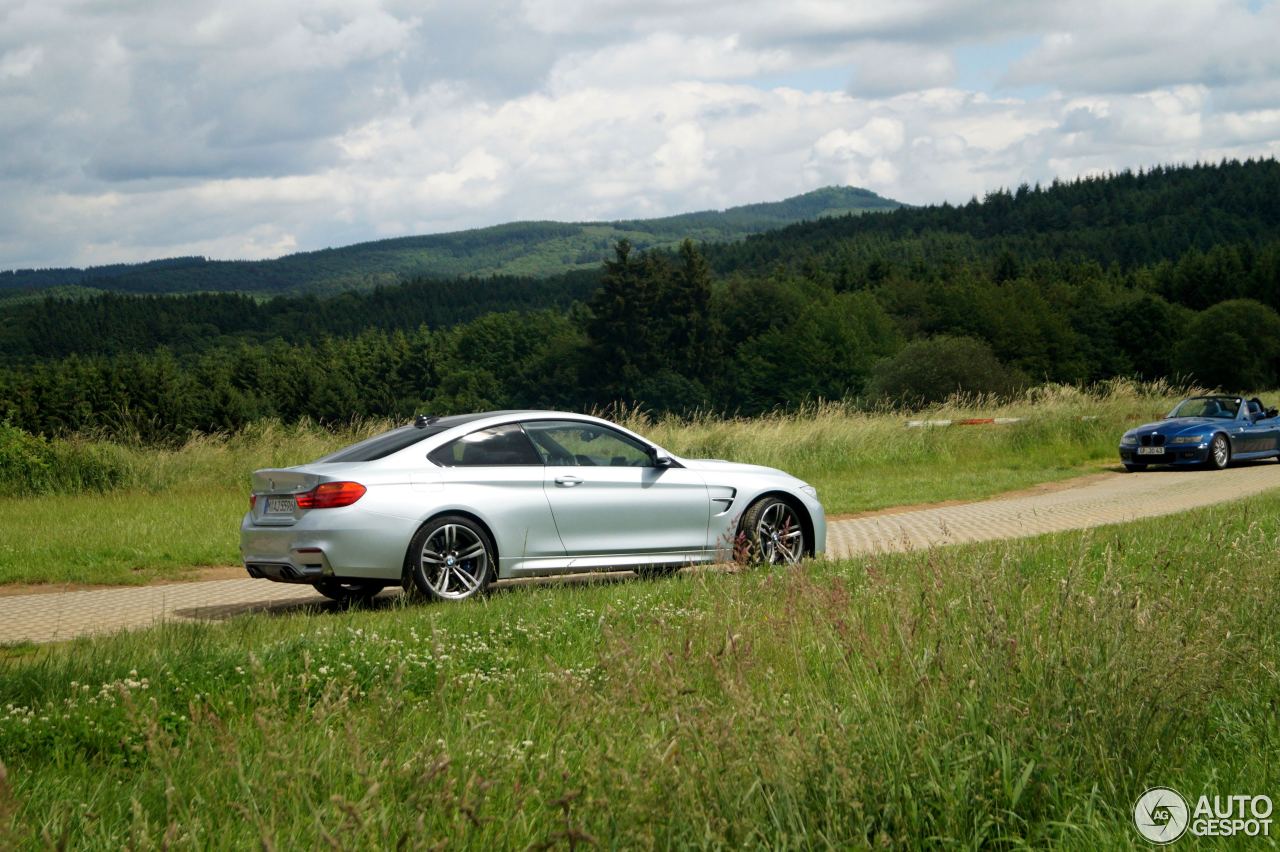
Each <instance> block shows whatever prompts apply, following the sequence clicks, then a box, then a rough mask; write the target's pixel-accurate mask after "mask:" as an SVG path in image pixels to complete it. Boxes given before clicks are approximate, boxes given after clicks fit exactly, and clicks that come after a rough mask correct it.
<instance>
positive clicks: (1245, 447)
mask: <svg viewBox="0 0 1280 852" xmlns="http://www.w3.org/2000/svg"><path fill="white" fill-rule="evenodd" d="M1274 457H1280V412H1278V411H1276V409H1274V408H1270V409H1269V408H1267V407H1266V406H1264V405H1263V404H1262V401H1261V400H1259V399H1257V398H1256V397H1255V398H1254V399H1249V400H1246V399H1244V398H1242V397H1238V396H1193V397H1191V398H1189V399H1184V400H1183V401H1182V402H1180V403H1178V404H1177V405H1176V406H1174V408H1173V410H1172V411H1170V412H1169V413H1168V414H1167V415H1165V418H1164V419H1163V420H1161V421H1159V422H1157V423H1147V424H1145V425H1143V426H1139V427H1138V428H1137V429H1130V430H1129V431H1128V432H1125V433H1124V435H1123V436H1122V437H1121V438H1120V461H1121V462H1122V463H1123V464H1124V466H1125V469H1126V470H1128V471H1130V472H1132V471H1137V470H1144V469H1145V468H1146V467H1147V465H1152V464H1169V465H1178V466H1196V465H1199V466H1202V467H1207V468H1210V469H1214V470H1221V469H1222V468H1224V467H1226V466H1227V465H1228V464H1230V463H1231V461H1232V459H1241V460H1243V459H1265V458H1274Z"/></svg>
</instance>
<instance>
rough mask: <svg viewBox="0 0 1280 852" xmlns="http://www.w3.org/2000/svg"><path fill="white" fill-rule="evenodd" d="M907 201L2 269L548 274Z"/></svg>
mask: <svg viewBox="0 0 1280 852" xmlns="http://www.w3.org/2000/svg"><path fill="white" fill-rule="evenodd" d="M900 206H901V205H900V204H899V203H898V202H896V201H892V200H890V199H887V198H882V197H880V196H879V195H876V194H875V193H874V192H871V191H870V190H866V189H857V188H854V187H835V186H832V187H826V188H824V189H817V190H814V191H813V192H807V193H805V194H803V195H797V196H795V197H793V198H788V199H785V200H783V201H777V202H771V203H764V204H748V205H745V206H743V207H731V208H729V209H728V210H721V211H715V210H708V211H703V212H698V213H684V214H681V215H679V216H667V217H664V218H660V219H631V220H622V221H617V222H580V223H568V222H512V223H509V224H506V225H495V226H493V227H489V228H477V229H473V230H469V231H457V232H455V233H449V234H432V235H427V236H417V237H398V238H395V239H387V240H378V241H376V242H370V243H358V244H356V245H352V246H345V247H343V248H333V249H324V250H322V251H312V252H302V253H299V254H292V255H287V256H285V257H281V258H278V259H276V260H261V261H223V260H207V259H205V258H203V257H185V258H170V259H166V260H158V261H150V262H148V263H140V264H115V265H112V266H101V267H90V268H88V269H41V270H17V271H13V272H0V294H3V293H5V292H12V291H15V290H21V291H28V292H30V291H39V290H45V289H49V288H53V287H67V286H69V285H76V286H79V287H87V288H94V289H96V290H110V291H115V292H131V293H192V292H228V291H238V292H245V293H264V294H281V293H316V294H320V293H333V292H338V291H342V290H365V289H370V288H372V287H375V286H378V285H382V284H394V283H396V282H399V281H402V280H404V279H406V278H413V277H432V278H456V277H463V276H490V275H520V276H532V277H545V276H549V275H555V274H558V273H562V272H567V271H570V270H574V269H594V268H597V267H599V265H600V262H601V260H602V259H603V258H604V257H605V256H606V255H608V253H609V251H610V250H611V248H612V246H613V244H614V243H615V242H617V241H618V240H619V239H622V238H624V237H625V238H626V239H629V240H630V241H631V242H632V243H633V244H634V245H635V246H637V247H638V248H642V249H643V248H653V247H671V246H675V245H676V244H677V243H679V242H680V241H681V240H683V239H685V238H691V239H693V240H696V241H699V242H713V241H714V242H725V241H732V240H736V239H740V238H742V237H745V236H747V235H749V234H755V233H760V232H762V231H767V230H770V229H773V228H779V227H783V226H785V225H790V224H794V223H796V222H801V221H807V220H813V219H818V218H820V217H826V216H840V215H845V214H848V213H865V212H869V211H884V210H893V209H896V208H898V207H900ZM64 292H65V291H64Z"/></svg>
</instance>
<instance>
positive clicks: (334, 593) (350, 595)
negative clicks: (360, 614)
mask: <svg viewBox="0 0 1280 852" xmlns="http://www.w3.org/2000/svg"><path fill="white" fill-rule="evenodd" d="M384 588H386V583H379V582H377V581H374V580H319V581H317V582H316V591H317V592H319V593H320V594H322V595H324V596H325V597H326V598H328V599H329V600H331V601H337V602H338V603H340V604H346V605H351V604H358V605H362V604H367V603H368V602H369V601H371V600H373V599H374V598H375V597H376V596H377V594H378V592H380V591H382V590H383V589H384Z"/></svg>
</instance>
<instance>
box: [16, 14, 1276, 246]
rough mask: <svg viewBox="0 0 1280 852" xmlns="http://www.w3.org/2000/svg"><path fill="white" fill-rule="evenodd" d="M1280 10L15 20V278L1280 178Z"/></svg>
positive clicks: (172, 16)
mask: <svg viewBox="0 0 1280 852" xmlns="http://www.w3.org/2000/svg"><path fill="white" fill-rule="evenodd" d="M1278 43H1280V4H1278V3H1277V2H1275V0H1268V1H1267V2H1249V1H1248V0H1178V2H1168V1H1167V0H1166V1H1165V2H1153V0H1122V2H1116V1H1115V0H1106V2H1104V1H1103V0H1076V2H1072V3H1063V2H1029V0H1001V2H998V3H992V2H986V1H985V0H877V1H876V2H864V0H791V2H786V0H784V2H779V0H759V2H757V0H705V2H699V0H647V1H646V0H493V2H485V0H469V2H447V0H441V2H431V1H430V0H427V2H401V0H302V1H301V2H293V0H252V2H250V1H249V0H201V2H189V1H188V0H164V2H159V0H155V2H144V0H114V2H112V0H81V2H66V0H0V199H2V200H0V269H11V268H17V267H31V266H55V265H77V266H82V265H89V264H101V263H110V262H116V261H129V260H142V259H148V258H154V257H166V256H174V255H185V254H203V255H207V256H210V257H218V258H259V257H274V256H278V255H280V254H285V253H289V252H293V251H301V250H308V249H315V248H322V247H325V246H330V245H344V244H348V243H352V242H358V241H361V240H368V239H377V238H380V237H387V236H398V235H404V234H417V233H428V232H437V231H444V230H456V229H459V228H467V227H473V226H477V225H486V224H494V223H498V222H504V221H510V220H514V219H562V220H582V219H609V218H622V217H640V216H651V215H661V214H666V213H674V212H682V211H687V210H695V209H707V208H720V207H725V206H730V205H735V204H743V203H749V202H753V201H764V200H776V199H780V198H784V197H787V196H790V195H795V194H797V193H800V192H804V191H806V190H809V189H813V188H816V187H820V186H826V185H830V184H852V185H856V186H865V187H868V188H870V189H873V190H875V191H876V192H879V193H882V194H884V195H888V196H890V197H893V198H897V199H900V200H903V201H907V202H912V203H917V204H921V203H929V202H934V201H942V200H944V199H945V200H950V201H953V202H962V201H965V200H967V199H968V198H969V197H971V196H973V195H975V194H976V195H981V194H983V193H984V192H986V191H988V190H990V189H994V188H996V187H1001V186H1012V185H1016V184H1018V183H1020V182H1022V181H1029V182H1034V181H1036V180H1040V181H1045V180H1048V179H1051V178H1052V177H1054V176H1062V177H1073V176H1076V175H1081V174H1087V173H1092V172H1097V171H1102V170H1109V169H1117V168H1122V167H1126V166H1129V167H1138V166H1142V165H1149V164H1153V163H1167V162H1185V161H1192V160H1197V159H1202V160H1203V159H1210V160H1216V159H1219V158H1221V157H1224V156H1225V157H1245V156H1260V155H1264V156H1265V155H1270V156H1275V155H1276V154H1278V153H1280V49H1277V44H1278Z"/></svg>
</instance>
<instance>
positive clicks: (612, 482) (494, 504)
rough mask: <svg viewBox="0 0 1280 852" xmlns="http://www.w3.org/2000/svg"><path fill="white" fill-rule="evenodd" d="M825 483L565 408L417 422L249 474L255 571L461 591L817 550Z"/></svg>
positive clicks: (433, 594)
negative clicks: (701, 453) (819, 487)
mask: <svg viewBox="0 0 1280 852" xmlns="http://www.w3.org/2000/svg"><path fill="white" fill-rule="evenodd" d="M825 542H826V516H825V514H824V513H823V510H822V504H821V503H819V502H818V495H817V491H816V490H815V489H814V488H813V487H812V486H810V485H807V484H805V483H804V482H801V481H800V480H799V479H796V478H795V477H794V476H791V475H789V474H787V473H783V472H782V471H780V470H774V469H773V468H768V467H760V466H757V465H750V464H735V463H732V462H725V461H714V460H706V459H683V458H679V457H677V456H674V455H672V454H671V453H668V452H667V451H666V450H664V449H662V448H661V447H658V446H656V445H655V444H653V443H651V442H649V441H646V440H645V439H644V438H642V437H640V436H639V435H637V434H635V433H634V432H629V431H628V430H626V429H623V428H622V427H620V426H617V425H615V424H613V423H610V422H608V421H606V420H601V419H599V418H597V417H587V416H584V415H581V414H567V413H564V412H560V411H493V412H488V413H486V414H465V415H458V416H454V417H427V416H420V417H418V418H417V419H416V421H415V422H414V423H413V424H412V425H408V426H403V427H401V428H399V429H393V430H391V431H390V432H386V433H384V434H381V435H378V436H376V437H373V438H369V439H368V440H365V441H361V442H360V443H358V444H353V445H352V446H350V447H347V448H346V449H344V450H340V451H338V452H336V453H333V454H332V455H328V456H325V457H324V458H321V459H317V460H316V461H314V462H312V463H310V464H305V465H300V466H298V467H290V468H283V469H280V470H259V471H256V472H255V473H254V474H253V493H252V494H251V495H250V497H249V512H248V514H246V515H245V516H244V521H243V522H242V523H241V525H240V551H241V554H242V555H243V557H244V564H245V568H246V569H247V570H248V572H249V575H250V576H252V577H262V578H265V579H268V580H275V581H277V582H283V583H311V584H314V585H315V587H316V589H317V590H319V591H320V592H321V593H323V594H325V595H327V596H329V597H331V598H334V599H335V600H351V599H359V598H365V597H370V596H372V595H375V594H377V593H378V592H379V591H380V590H381V589H383V588H385V587H386V586H389V585H392V584H395V583H401V584H403V585H404V587H405V589H406V590H407V591H416V592H420V593H421V594H423V595H426V596H427V597H430V598H436V599H445V600H460V599H463V598H469V597H472V596H474V595H477V594H479V593H480V592H482V591H483V590H484V589H485V587H486V586H488V585H489V583H490V582H492V581H493V580H495V579H505V578H509V577H529V576H540V575H548V574H560V573H570V572H579V571H587V570H601V569H620V570H637V571H641V572H650V573H663V572H670V571H676V570H679V568H680V567H681V566H683V565H689V564H692V563H695V562H713V561H716V560H723V559H728V558H739V559H741V558H743V557H744V556H745V555H748V554H749V555H750V556H751V558H755V559H759V560H762V561H767V562H796V561H799V560H800V559H802V558H803V557H805V556H813V555H816V554H819V553H822V552H823V550H824V547H825Z"/></svg>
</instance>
